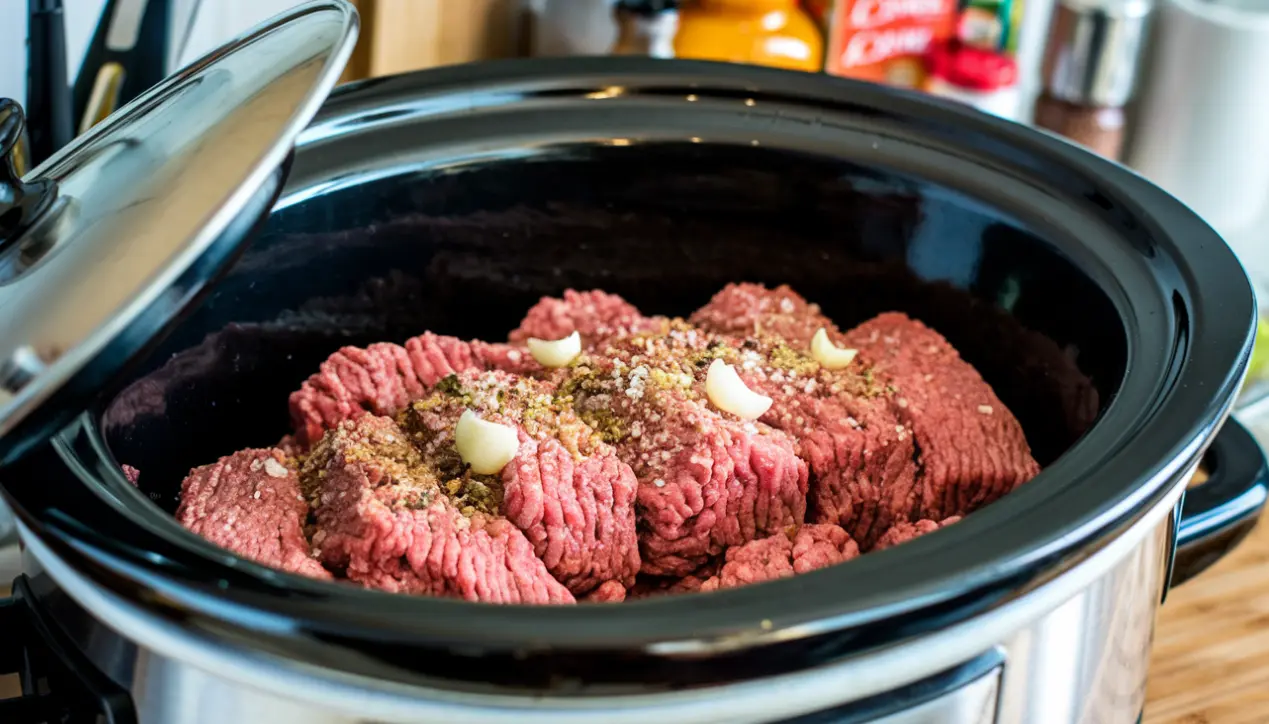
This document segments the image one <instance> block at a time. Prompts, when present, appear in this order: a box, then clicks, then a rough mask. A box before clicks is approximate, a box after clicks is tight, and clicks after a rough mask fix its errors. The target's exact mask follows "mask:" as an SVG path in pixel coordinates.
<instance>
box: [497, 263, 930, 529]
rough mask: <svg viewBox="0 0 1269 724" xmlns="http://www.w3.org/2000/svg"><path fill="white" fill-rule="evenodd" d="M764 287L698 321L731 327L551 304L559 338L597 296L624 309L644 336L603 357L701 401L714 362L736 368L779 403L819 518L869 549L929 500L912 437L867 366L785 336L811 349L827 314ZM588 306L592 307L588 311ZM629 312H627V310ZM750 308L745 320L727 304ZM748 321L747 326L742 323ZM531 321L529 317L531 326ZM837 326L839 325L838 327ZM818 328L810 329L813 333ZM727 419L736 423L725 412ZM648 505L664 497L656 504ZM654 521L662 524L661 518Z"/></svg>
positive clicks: (734, 294) (578, 297) (615, 344)
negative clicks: (648, 365) (642, 367)
mask: <svg viewBox="0 0 1269 724" xmlns="http://www.w3.org/2000/svg"><path fill="white" fill-rule="evenodd" d="M763 291H766V290H764V289H763V288H762V287H758V286H756V285H735V286H734V287H728V288H727V289H725V290H724V291H723V292H721V293H720V294H719V295H718V296H717V297H715V300H714V301H713V302H711V305H710V306H707V307H706V308H704V309H703V310H702V313H698V314H697V315H694V317H693V319H697V320H699V321H701V322H702V323H705V324H709V323H712V320H728V321H729V322H730V323H729V324H721V323H720V324H719V327H720V328H721V329H717V330H706V329H701V328H698V327H696V326H693V325H691V324H688V323H686V322H684V321H683V320H679V319H666V318H653V317H648V318H644V320H643V321H638V320H636V319H635V318H634V316H633V315H634V314H635V312H632V311H630V310H633V307H630V305H628V304H625V303H624V302H622V301H621V300H620V298H618V297H614V296H613V295H608V294H604V293H602V292H588V293H586V294H574V295H571V296H570V295H565V297H564V298H563V299H545V300H543V301H542V302H540V303H539V306H540V307H541V308H549V309H550V310H552V313H553V319H555V320H556V324H555V326H554V327H553V328H552V333H553V334H560V335H563V334H567V333H569V332H570V331H572V330H571V329H570V328H569V327H568V321H569V320H573V319H585V318H586V316H587V312H586V308H588V307H589V306H593V302H592V301H591V300H592V299H594V298H595V295H600V297H599V298H602V299H603V300H604V303H605V304H606V305H608V306H610V307H620V308H621V309H622V310H623V312H622V316H621V319H622V323H623V325H624V326H625V327H626V328H639V329H642V330H643V331H642V332H639V333H638V334H635V335H632V336H630V335H628V336H624V337H622V336H618V337H614V338H611V339H610V340H609V342H608V344H607V346H600V347H598V348H597V349H598V350H599V351H600V352H602V356H604V357H611V358H618V359H622V360H625V361H626V362H627V364H630V365H632V366H633V365H635V364H637V362H636V361H635V358H639V359H640V360H645V361H646V360H649V359H655V360H657V365H656V369H658V370H659V371H661V372H663V373H669V374H672V375H675V374H677V375H689V376H691V378H692V382H691V387H692V390H693V392H694V393H695V394H696V396H697V397H698V398H700V397H703V395H704V374H703V372H704V370H705V368H706V367H707V363H708V362H709V361H712V360H713V359H714V358H720V359H723V360H724V361H726V362H729V363H732V364H733V365H734V366H735V367H736V369H737V372H738V373H739V374H740V376H741V378H742V379H743V380H744V381H745V383H746V385H748V386H749V387H750V388H751V389H753V390H755V391H757V392H761V393H763V394H765V395H767V396H768V397H770V398H772V400H773V404H772V406H771V409H770V410H768V412H767V413H766V414H765V415H763V417H762V418H761V422H763V423H766V424H768V425H770V426H772V427H774V428H776V429H778V430H782V431H784V432H785V433H787V434H788V435H790V436H791V437H792V438H793V440H794V441H795V442H796V443H797V445H798V455H799V456H800V457H801V458H802V459H803V460H805V461H806V463H807V464H808V465H809V467H810V471H811V473H812V475H813V476H814V478H815V481H816V484H815V486H813V487H814V493H813V495H814V496H815V503H816V504H817V505H816V508H817V510H819V511H820V513H819V517H818V519H819V520H822V521H826V522H833V523H837V524H840V525H842V526H844V527H845V528H846V530H847V531H849V532H850V534H851V535H852V536H853V537H854V538H856V539H857V540H859V541H860V542H861V544H862V545H864V546H865V547H867V546H870V545H871V544H872V542H873V541H875V540H876V538H877V537H878V536H879V535H881V533H882V532H884V531H885V530H886V529H887V528H888V527H889V526H890V525H891V524H892V523H894V522H895V521H902V520H907V519H909V518H910V517H911V516H912V515H913V510H914V508H915V506H916V504H917V503H918V502H919V501H918V498H917V493H916V491H915V486H916V475H917V465H916V462H915V460H914V456H915V447H914V443H913V435H912V430H911V429H909V428H907V427H905V425H904V424H902V422H901V421H900V420H899V419H898V418H897V417H896V415H895V414H894V411H893V410H892V409H891V405H890V403H889V401H888V400H886V399H884V393H885V392H886V390H885V388H884V386H883V385H881V384H879V383H878V382H876V381H875V380H873V379H872V375H871V372H870V371H869V370H867V369H864V368H863V367H862V366H852V367H849V368H847V369H844V370H837V371H830V370H826V369H823V368H822V367H820V365H819V364H818V363H816V362H815V361H814V360H812V359H811V358H810V357H809V356H808V352H807V344H806V343H801V342H798V341H796V340H790V339H788V338H786V337H783V336H778V335H777V334H776V332H779V331H783V332H785V333H787V334H805V335H806V342H807V343H809V339H810V336H811V335H812V334H814V332H815V330H818V329H819V327H820V326H822V325H823V324H824V323H825V322H826V320H823V319H822V317H821V316H820V313H819V308H818V307H816V306H815V305H811V304H808V303H807V302H806V301H805V300H804V299H802V298H801V297H798V296H797V295H796V294H794V293H793V292H792V291H791V290H789V289H788V288H787V287H782V288H781V289H779V290H775V291H774V292H766V294H765V295H764V294H762V293H760V292H763ZM579 305H583V306H579ZM623 305H624V306H623ZM730 305H743V306H742V308H741V314H739V315H735V317H734V318H733V316H731V315H729V314H728V309H726V308H725V307H727V306H730ZM737 320H739V321H737ZM530 321H531V320H526V323H525V325H522V328H523V327H524V326H528V325H529V324H530ZM830 324H831V323H830ZM807 330H809V331H807ZM723 416H724V417H729V416H727V415H725V414H724V415H723ZM648 504H650V505H655V504H657V500H656V499H653V498H649V500H648ZM650 517H655V514H654V515H653V516H650Z"/></svg>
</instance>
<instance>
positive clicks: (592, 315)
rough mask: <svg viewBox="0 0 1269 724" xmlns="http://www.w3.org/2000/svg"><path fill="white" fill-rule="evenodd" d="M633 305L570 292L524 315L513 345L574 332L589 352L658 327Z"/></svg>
mask: <svg viewBox="0 0 1269 724" xmlns="http://www.w3.org/2000/svg"><path fill="white" fill-rule="evenodd" d="M655 324H656V322H655V320H653V319H652V318H649V317H645V316H643V314H642V313H640V312H639V310H638V309H636V308H635V307H634V305H632V304H630V303H629V302H627V301H626V300H624V299H622V298H621V297H619V296H617V295H616V294H609V293H607V292H601V291H599V290H597V289H596V290H591V291H587V292H579V291H576V290H573V289H569V290H567V291H565V292H564V296H563V298H560V299H557V298H554V297H542V299H541V300H540V301H539V302H538V303H537V304H535V305H533V307H532V308H531V309H529V312H528V314H526V315H525V317H524V321H523V322H521V323H520V326H519V327H518V328H517V329H516V330H515V331H513V332H512V333H511V336H510V339H511V342H512V343H515V344H523V343H524V342H526V341H528V340H529V338H530V337H536V338H537V339H563V338H565V337H567V336H568V335H570V334H572V333H573V332H577V333H578V334H579V335H580V336H581V338H582V344H583V345H584V346H585V348H586V349H595V348H596V347H599V346H602V345H603V344H604V343H605V342H607V341H608V340H610V339H612V338H614V337H622V336H625V335H628V334H632V333H635V332H639V331H643V330H645V329H648V328H649V327H650V326H653V325H655Z"/></svg>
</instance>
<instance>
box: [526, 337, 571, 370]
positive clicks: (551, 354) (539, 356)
mask: <svg viewBox="0 0 1269 724" xmlns="http://www.w3.org/2000/svg"><path fill="white" fill-rule="evenodd" d="M581 353H582V336H581V335H580V334H578V333H577V332H573V333H572V334H570V335H569V336H567V337H565V338H564V339H556V340H548V339H537V338H536V337H530V338H529V354H531V355H533V359H535V360H537V361H538V364H540V365H542V366H543V367H567V366H568V365H569V364H570V363H571V362H572V361H573V360H575V359H577V355H579V354H581Z"/></svg>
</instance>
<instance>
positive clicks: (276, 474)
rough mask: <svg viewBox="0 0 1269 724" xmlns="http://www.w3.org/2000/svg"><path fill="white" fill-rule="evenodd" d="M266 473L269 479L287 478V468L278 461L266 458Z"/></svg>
mask: <svg viewBox="0 0 1269 724" xmlns="http://www.w3.org/2000/svg"><path fill="white" fill-rule="evenodd" d="M264 472H265V473H267V474H268V475H269V477H273V478H285V477H286V473H287V470H286V466H285V465H283V464H282V463H280V462H278V461H277V460H276V459H274V458H265V460H264Z"/></svg>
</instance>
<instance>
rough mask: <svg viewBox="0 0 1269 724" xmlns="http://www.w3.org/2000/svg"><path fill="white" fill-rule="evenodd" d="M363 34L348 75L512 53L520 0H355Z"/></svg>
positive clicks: (363, 75)
mask: <svg viewBox="0 0 1269 724" xmlns="http://www.w3.org/2000/svg"><path fill="white" fill-rule="evenodd" d="M353 4H355V5H356V6H357V10H358V12H360V13H361V25H362V27H361V38H360V40H359V41H358V43H357V49H356V51H355V52H354V54H353V59H352V61H351V62H350V63H349V66H348V70H347V72H346V73H345V74H344V80H356V79H360V78H370V77H375V76H380V75H388V74H391V73H401V72H405V71H409V70H419V69H421V68H431V67H435V66H438V65H451V64H454V63H465V62H468V61H473V60H484V59H487V58H503V57H511V56H514V55H517V54H518V53H519V48H520V42H521V33H520V27H521V18H520V12H521V0H353Z"/></svg>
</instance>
